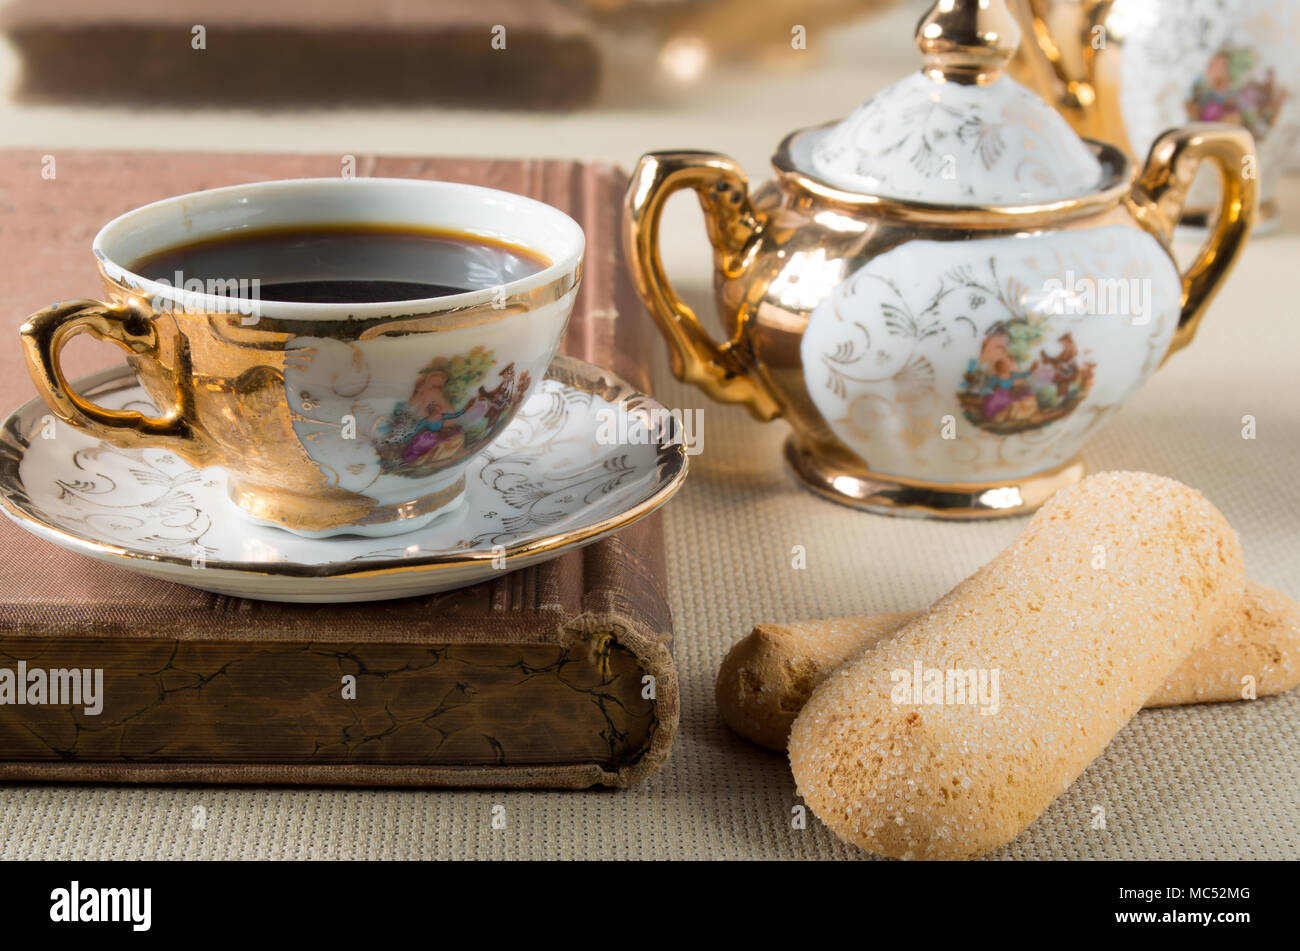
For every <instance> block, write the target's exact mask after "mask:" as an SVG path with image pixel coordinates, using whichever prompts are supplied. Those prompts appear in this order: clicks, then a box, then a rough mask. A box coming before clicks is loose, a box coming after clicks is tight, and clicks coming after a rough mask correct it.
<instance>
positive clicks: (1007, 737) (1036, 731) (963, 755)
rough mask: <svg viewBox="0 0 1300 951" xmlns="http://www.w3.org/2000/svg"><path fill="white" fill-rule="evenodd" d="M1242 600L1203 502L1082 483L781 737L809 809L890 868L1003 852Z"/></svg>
mask: <svg viewBox="0 0 1300 951" xmlns="http://www.w3.org/2000/svg"><path fill="white" fill-rule="evenodd" d="M1243 583H1244V576H1243V570H1242V556H1241V548H1240V546H1239V545H1238V543H1237V538H1236V535H1235V534H1234V532H1233V530H1232V528H1231V527H1230V526H1229V525H1228V523H1227V521H1226V520H1225V519H1224V518H1223V516H1222V515H1221V514H1220V513H1219V512H1218V510H1217V509H1215V508H1214V506H1213V505H1211V504H1210V503H1209V502H1208V501H1207V500H1206V499H1205V497H1204V496H1202V495H1201V494H1200V493H1199V492H1196V491H1194V490H1193V489H1189V488H1188V487H1186V486H1184V485H1181V484H1179V483H1177V482H1174V481H1173V480H1171V479H1166V478H1161V477H1159V476H1155V475H1151V474H1149V473H1133V472H1112V473H1102V474H1099V475H1094V476H1091V477H1089V478H1087V479H1084V480H1083V481H1082V482H1080V483H1078V484H1077V485H1075V486H1073V487H1071V488H1068V489H1064V490H1062V491H1061V492H1059V493H1057V494H1056V495H1055V496H1054V497H1053V498H1052V499H1051V500H1049V501H1048V503H1047V504H1046V505H1045V506H1044V507H1043V508H1042V509H1041V510H1040V511H1039V512H1038V514H1036V515H1035V516H1034V517H1033V518H1032V519H1031V520H1030V522H1029V524H1028V526H1027V527H1026V529H1025V531H1024V532H1023V533H1022V534H1021V535H1020V537H1019V538H1017V539H1016V540H1015V541H1014V542H1012V544H1011V545H1010V546H1009V547H1008V548H1007V549H1005V550H1004V551H1003V552H1002V553H1001V554H999V555H997V556H996V557H995V558H994V559H993V560H992V561H990V562H989V563H988V564H986V565H985V566H984V567H982V568H980V569H979V570H978V571H976V572H975V574H973V575H971V577H969V578H967V579H966V580H965V581H963V582H961V583H960V584H958V585H957V586H956V587H955V588H953V589H952V590H951V591H950V592H948V593H947V594H946V595H944V596H943V597H942V598H940V599H939V600H938V601H937V602H935V604H934V605H933V607H931V609H930V610H929V612H927V613H926V614H925V616H924V617H920V618H917V619H916V620H913V621H910V622H908V623H907V624H905V625H904V626H903V627H902V628H901V629H900V630H899V631H898V632H897V633H896V634H895V635H894V636H893V637H891V638H889V639H888V640H887V641H885V642H884V643H882V644H880V645H879V647H878V648H877V649H875V650H870V651H866V652H865V653H863V654H860V655H858V656H857V657H855V658H854V659H853V660H851V661H849V662H848V663H847V664H845V665H844V666H842V667H840V668H838V669H837V670H836V671H834V672H833V673H832V674H831V676H830V677H828V678H827V679H826V680H825V681H824V682H823V683H822V684H821V685H820V686H819V687H817V688H816V689H815V690H814V691H813V693H812V696H811V697H809V699H808V702H807V704H805V706H804V708H803V710H802V711H801V712H800V713H799V715H798V717H796V719H795V722H794V726H793V727H792V729H791V731H790V741H789V755H790V765H791V768H792V770H793V772H794V778H795V782H796V785H797V787H798V792H799V794H800V795H801V796H802V797H803V798H804V801H805V802H806V803H807V804H808V805H809V806H810V807H811V808H812V810H813V811H814V812H815V813H816V814H817V815H818V816H819V817H820V818H821V819H822V821H823V822H825V823H826V825H827V826H828V827H830V829H831V831H833V832H834V833H835V834H837V835H839V836H840V837H841V838H844V839H846V840H847V841H849V842H852V843H854V844H856V845H858V846H860V847H862V848H864V849H868V850H870V851H872V852H875V853H878V854H880V855H886V856H893V857H898V858H971V857H975V856H978V855H982V854H984V853H985V852H988V851H989V850H991V849H994V848H997V847H998V846H1000V845H1003V844H1005V843H1007V842H1010V841H1011V840H1012V839H1014V838H1015V837H1016V836H1017V835H1018V834H1019V833H1020V832H1021V831H1022V830H1023V829H1024V828H1025V827H1026V826H1028V825H1029V824H1030V823H1031V822H1032V821H1033V820H1034V819H1035V818H1037V817H1038V815H1040V814H1041V813H1042V811H1043V810H1044V809H1046V808H1047V806H1048V805H1049V804H1050V803H1051V802H1052V800H1054V799H1055V798H1056V797H1057V796H1059V795H1060V794H1061V793H1062V792H1064V791H1065V789H1066V788H1067V787H1068V786H1069V785H1070V783H1071V782H1073V781H1074V779H1075V778H1076V777H1077V776H1078V775H1079V774H1080V773H1081V772H1083V770H1084V769H1085V768H1086V767H1087V765H1088V764H1089V763H1091V762H1092V761H1093V760H1094V759H1095V758H1096V757H1097V756H1098V755H1099V754H1100V753H1101V751H1102V750H1103V749H1104V748H1105V747H1106V744H1107V743H1109V742H1110V740H1111V739H1112V738H1113V737H1114V736H1115V734H1116V733H1117V732H1118V731H1119V729H1120V727H1122V726H1123V725H1124V724H1125V723H1127V722H1128V720H1129V719H1130V718H1131V717H1132V716H1133V714H1134V713H1136V712H1137V711H1138V709H1139V708H1140V707H1141V706H1142V704H1143V702H1144V701H1145V700H1146V699H1147V697H1149V696H1151V695H1152V694H1153V693H1155V691H1156V689H1157V688H1158V687H1159V686H1160V685H1161V684H1162V683H1163V682H1164V680H1165V679H1166V678H1167V677H1168V676H1169V675H1170V674H1172V673H1173V672H1174V670H1175V669H1176V668H1177V667H1178V666H1179V664H1181V663H1182V662H1183V661H1184V660H1185V659H1186V658H1187V657H1188V656H1189V655H1190V654H1191V653H1192V651H1194V650H1196V649H1197V648H1200V647H1203V646H1205V645H1206V644H1207V643H1208V642H1209V640H1210V638H1211V637H1212V636H1213V633H1214V632H1215V631H1216V630H1218V629H1220V628H1221V627H1223V626H1224V625H1225V624H1227V623H1228V621H1229V620H1230V619H1231V616H1232V613H1233V611H1235V610H1237V609H1238V608H1239V607H1240V605H1241V599H1242V596H1243ZM913 688H915V689H913Z"/></svg>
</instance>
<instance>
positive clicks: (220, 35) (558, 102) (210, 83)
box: [0, 0, 601, 109]
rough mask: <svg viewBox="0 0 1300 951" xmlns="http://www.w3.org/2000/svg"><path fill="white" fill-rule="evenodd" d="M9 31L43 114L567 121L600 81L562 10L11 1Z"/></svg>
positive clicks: (20, 89) (420, 3)
mask: <svg viewBox="0 0 1300 951" xmlns="http://www.w3.org/2000/svg"><path fill="white" fill-rule="evenodd" d="M0 30H3V31H4V32H5V33H6V34H7V35H8V37H9V39H10V41H11V42H12V44H13V47H14V50H15V51H16V53H17V55H18V59H19V61H20V63H21V64H22V73H21V77H20V80H19V82H18V85H17V88H16V90H15V93H16V95H18V96H19V97H20V98H23V99H28V100H35V101H74V102H126V103H133V102H139V103H145V104H148V105H152V106H157V105H160V104H165V105H173V106H181V105H193V106H204V105H220V106H232V107H245V108H248V107H257V108H262V109H265V108H275V107H284V106H301V105H337V104H339V103H352V104H362V103H378V104H405V105H431V104H436V105H446V106H463V107H475V108H508V109H520V108H543V109H561V108H573V107H577V106H581V105H584V104H585V103H587V102H588V101H589V100H590V99H591V98H592V97H593V96H594V95H595V93H596V91H597V88H598V86H599V82H600V73H601V58H600V51H599V49H598V45H597V37H596V31H595V28H594V25H593V23H592V22H591V21H590V18H589V17H587V16H584V15H583V13H582V11H581V10H579V9H575V8H574V7H572V6H570V5H566V4H565V3H563V2H562V0H442V2H439V3H429V2H427V0H385V2H384V3H381V4H375V3H345V2H343V0H281V2H279V3H263V2H261V0H93V2H91V0H66V2H61V3H49V2H48V0H12V2H10V3H8V4H5V5H3V9H0ZM126 63H129V64H130V67H129V68H123V64H126Z"/></svg>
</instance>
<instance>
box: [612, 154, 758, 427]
mask: <svg viewBox="0 0 1300 951" xmlns="http://www.w3.org/2000/svg"><path fill="white" fill-rule="evenodd" d="M683 188H690V189H693V190H694V191H695V193H696V195H697V196H698V197H699V200H700V208H701V209H702V210H703V211H704V218H705V223H706V225H707V227H708V233H709V241H710V242H711V243H712V244H713V258H714V265H715V267H716V268H717V270H718V273H720V274H722V275H724V276H732V277H734V276H736V275H738V274H740V273H741V272H742V271H743V270H744V269H745V266H746V263H747V261H748V258H749V253H750V251H751V250H752V249H753V246H754V242H755V241H756V240H757V239H758V234H759V232H760V230H761V228H762V219H761V217H760V216H759V215H757V214H756V213H755V211H754V208H753V206H752V205H751V204H750V202H749V193H748V184H747V182H746V180H745V173H744V172H743V171H742V170H741V168H740V166H739V165H737V164H736V163H735V162H734V161H732V160H731V159H730V158H728V157H727V156H725V155H719V154H717V153H715V152H653V153H650V154H649V155H645V156H643V157H642V158H641V161H640V163H639V164H638V165H637V169H636V172H635V173H634V174H633V176H632V182H631V184H630V185H629V186H628V190H627V197H626V199H625V200H624V203H623V248H624V251H625V253H626V254H627V259H628V263H629V265H630V268H631V271H632V278H633V280H634V281H635V282H636V289H637V291H638V292H639V293H640V295H641V299H642V300H643V301H645V305H646V307H647V308H648V309H649V311H650V313H651V315H652V316H653V317H654V319H655V322H656V323H657V324H658V325H659V329H660V331H661V332H662V333H663V335H664V337H665V338H666V339H667V340H668V350H669V356H670V358H671V361H672V369H673V375H674V376H676V377H677V379H679V380H683V381H685V382H687V383H693V384H695V385H696V386H698V387H699V388H700V389H702V390H704V392H705V393H707V394H708V395H709V396H711V397H712V398H713V399H715V400H718V401H719V402H722V403H740V404H743V405H744V406H746V407H748V409H749V411H750V412H751V413H752V414H753V415H754V416H755V417H757V418H758V419H761V420H769V419H773V418H775V417H776V416H778V415H780V408H779V406H778V404H777V402H776V400H775V399H774V398H773V396H772V394H771V393H769V392H768V391H767V389H765V388H764V386H763V385H762V383H761V382H760V381H758V380H757V379H755V378H754V377H753V376H752V375H751V374H750V373H749V371H748V369H747V368H746V366H745V364H744V362H743V361H742V360H741V359H740V356H739V355H738V354H737V352H736V349H735V343H736V342H735V341H729V342H727V343H718V342H716V341H715V340H713V339H712V338H711V337H710V336H709V334H708V332H707V331H706V330H705V329H704V328H703V327H702V326H701V325H700V321H699V318H697V317H696V316H695V312H694V311H693V310H691V308H690V307H688V306H687V305H686V304H685V303H683V302H682V300H681V299H680V298H679V297H678V296H677V293H676V292H675V291H674V290H673V287H672V285H671V284H670V283H669V282H668V277H667V275H666V274H665V273H664V267H663V261H662V260H660V257H659V219H660V216H661V214H662V212H663V207H664V202H666V201H667V200H668V198H669V196H671V195H672V194H673V193H674V192H677V191H680V190H681V189H683Z"/></svg>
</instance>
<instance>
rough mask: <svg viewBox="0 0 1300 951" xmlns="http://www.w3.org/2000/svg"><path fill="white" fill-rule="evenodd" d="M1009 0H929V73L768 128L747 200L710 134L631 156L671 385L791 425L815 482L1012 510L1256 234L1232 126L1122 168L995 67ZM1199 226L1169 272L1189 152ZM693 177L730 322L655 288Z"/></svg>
mask: <svg viewBox="0 0 1300 951" xmlns="http://www.w3.org/2000/svg"><path fill="white" fill-rule="evenodd" d="M1019 35H1020V31H1019V28H1018V26H1017V23H1016V20H1015V18H1014V17H1013V16H1012V15H1011V13H1010V12H1009V11H1008V9H1007V7H1006V4H1005V2H1004V0H941V2H939V3H936V4H935V5H934V7H933V8H932V9H931V10H930V12H929V13H928V14H927V15H926V16H925V17H923V18H922V20H921V22H920V24H919V25H918V27H917V31H916V42H917V45H918V47H919V48H920V51H921V54H922V59H923V65H922V68H921V69H920V70H919V71H918V72H915V73H913V74H912V75H910V76H906V77H904V78H903V79H902V80H900V81H899V82H897V83H895V84H893V85H891V86H889V87H888V88H886V89H884V90H882V91H881V92H880V93H878V94H877V95H875V96H873V97H872V98H871V99H869V100H868V101H867V102H865V103H864V104H863V105H861V106H860V107H859V108H858V109H857V110H855V111H854V112H853V113H852V114H851V115H850V116H848V117H847V118H846V119H844V120H843V121H841V122H839V123H832V124H829V125H824V126H819V127H816V128H810V129H804V130H799V131H796V132H793V133H791V134H790V135H788V136H786V138H785V139H784V140H783V141H782V142H781V144H780V145H779V147H778V148H777V150H776V153H775V155H774V156H773V158H772V165H773V167H774V169H775V173H776V175H775V178H773V179H772V180H771V181H768V182H766V183H765V184H763V185H761V186H760V187H758V188H757V189H755V190H754V191H753V192H752V193H751V192H750V191H749V188H748V184H747V180H746V177H745V174H744V172H743V171H742V170H741V168H740V167H739V166H738V165H737V164H736V163H735V162H734V161H733V160H731V159H730V158H728V157H727V156H725V155H720V154H717V153H711V152H655V153H650V154H648V155H646V156H644V157H643V158H642V159H641V162H640V164H639V165H638V167H637V170H636V172H635V174H634V175H633V178H632V182H631V184H630V186H629V188H628V192H627V198H626V202H625V208H624V229H623V232H624V233H623V237H624V244H625V249H626V253H627V257H628V260H629V262H630V266H631V270H632V273H633V277H634V279H635V282H636V286H637V289H638V291H639V292H640V295H641V297H642V299H643V300H644V302H645V304H646V306H647V308H648V309H649V310H650V313H651V314H652V315H653V317H654V319H655V321H656V322H657V324H658V326H659V328H660V330H661V331H662V332H663V335H664V337H665V338H666V339H667V341H668V344H669V351H670V356H671V363H672V369H673V372H674V374H675V375H676V376H677V378H678V379H681V380H685V381H687V382H690V383H693V384H695V385H696V386H698V387H700V388H701V389H702V390H704V392H706V393H707V394H708V395H709V396H711V397H712V398H714V399H716V400H719V401H721V402H724V403H739V404H742V405H744V406H746V407H748V408H749V410H750V412H751V413H752V414H753V415H754V416H755V417H756V418H758V419H760V420H772V419H775V418H777V417H783V418H784V419H785V420H787V421H788V422H789V424H790V427H791V434H790V436H789V438H788V439H787V441H786V445H785V456H786V459H787V461H788V462H789V464H790V465H791V467H792V468H793V470H794V472H795V473H796V475H797V476H798V477H799V478H800V480H802V482H803V483H804V484H805V485H807V486H808V487H809V488H811V489H813V490H814V491H816V492H818V493H820V494H822V495H824V496H827V497H829V498H831V499H834V500H836V501H838V502H842V503H845V504H848V505H851V506H855V507H858V508H863V509H867V510H871V511H876V512H883V513H889V514H904V515H923V516H934V517H942V518H959V519H965V518H987V517H997V516H1007V515H1018V514H1023V513H1026V512H1029V511H1032V510H1033V509H1035V508H1037V507H1038V506H1039V505H1041V504H1042V503H1043V502H1044V501H1045V500H1046V499H1047V498H1048V497H1049V496H1050V495H1051V494H1052V493H1053V492H1055V491H1056V490H1057V489H1059V488H1061V487H1063V486H1065V485H1068V484H1070V483H1072V482H1075V481H1077V480H1078V479H1079V478H1081V477H1082V475H1083V471H1084V470H1083V465H1082V463H1081V462H1080V460H1079V455H1078V453H1079V450H1080V447H1081V445H1082V443H1083V442H1084V440H1085V439H1086V437H1087V436H1088V434H1089V433H1090V432H1091V431H1092V430H1093V429H1094V428H1095V427H1096V426H1097V425H1098V424H1100V423H1101V422H1103V421H1104V420H1105V419H1106V418H1107V417H1109V416H1110V415H1111V414H1112V413H1114V412H1115V411H1116V410H1117V409H1118V408H1119V407H1120V406H1121V405H1122V404H1123V403H1124V401H1126V400H1127V399H1128V398H1129V397H1130V396H1132V395H1133V393H1134V392H1135V391H1136V390H1137V388H1138V387H1139V386H1140V385H1141V384H1142V383H1143V382H1144V381H1145V380H1146V379H1147V377H1149V376H1150V375H1151V374H1152V373H1153V372H1154V371H1155V370H1156V369H1157V368H1158V367H1159V366H1160V365H1161V363H1162V362H1163V361H1164V360H1165V359H1166V358H1167V357H1168V356H1169V354H1171V353H1172V352H1173V351H1175V350H1178V349H1179V348H1181V347H1183V346H1186V345H1187V343H1188V342H1190V340H1191V339H1192V336H1193V335H1194V334H1195V332H1196V327H1197V324H1198V322H1199V321H1200V319H1201V317H1202V316H1203V314H1204V312H1205V310H1206V308H1207V306H1208V305H1209V303H1210V301H1211V299H1212V298H1213V297H1214V294H1215V293H1216V292H1217V291H1218V289H1219V287H1220V285H1221V284H1222V282H1223V280H1224V278H1225V277H1226V276H1227V274H1228V272H1229V271H1230V270H1231V267H1232V265H1233V263H1234V262H1235V260H1236V258H1237V256H1238V254H1239V253H1240V251H1241V249H1242V247H1243V246H1244V244H1245V241H1246V239H1247V237H1248V235H1249V233H1250V229H1251V224H1252V222H1253V220H1254V216H1255V212H1256V208H1257V203H1258V197H1257V186H1256V182H1255V181H1254V180H1253V179H1251V178H1245V177H1242V176H1241V175H1239V174H1237V172H1238V170H1239V169H1240V168H1242V163H1243V160H1244V159H1247V158H1248V157H1250V156H1252V155H1253V144H1252V141H1251V137H1250V135H1249V133H1248V132H1246V131H1245V130H1244V129H1241V128H1239V127H1235V126H1231V125H1223V124H1217V123H1196V124H1191V125H1187V126H1183V127H1180V128H1175V129H1171V130H1169V131H1167V132H1165V133H1164V134H1163V135H1161V136H1160V137H1159V138H1158V139H1157V140H1156V142H1155V144H1154V145H1153V146H1152V149H1151V152H1150V155H1149V156H1148V158H1147V160H1146V162H1145V164H1144V165H1143V167H1142V168H1141V170H1140V172H1139V173H1138V174H1137V176H1136V178H1134V177H1133V165H1132V164H1131V163H1130V161H1129V160H1128V159H1127V158H1126V157H1125V155H1124V153H1123V152H1122V151H1121V150H1120V149H1118V148H1116V147H1114V146H1111V145H1107V144H1103V143H1100V142H1095V141H1091V140H1087V139H1081V138H1079V137H1078V135H1077V134H1076V133H1074V132H1073V131H1072V130H1071V129H1070V127H1069V125H1068V124H1067V123H1066V122H1065V120H1064V119H1063V118H1062V117H1061V116H1060V115H1059V114H1058V113H1056V112H1055V111H1053V110H1052V109H1051V108H1050V107H1049V106H1048V105H1047V104H1046V103H1045V102H1043V101H1042V100H1041V99H1039V98H1038V97H1037V96H1036V95H1034V94H1033V93H1031V92H1030V91H1029V90H1028V89H1026V88H1025V87H1023V86H1021V85H1019V84H1018V83H1017V82H1015V80H1013V79H1012V78H1011V77H1009V76H1007V75H1006V74H1005V68H1006V66H1007V64H1008V62H1009V61H1010V59H1011V57H1012V56H1013V55H1014V53H1015V52H1016V48H1017V44H1018V42H1019ZM1203 162H1209V163H1211V164H1212V165H1214V166H1216V167H1217V168H1218V169H1219V170H1220V171H1221V172H1222V173H1223V186H1222V190H1221V194H1220V196H1219V211H1218V215H1217V220H1216V224H1215V226H1214V230H1213V232H1212V233H1211V234H1210V235H1209V236H1208V238H1207V240H1206V242H1205V245H1204V247H1203V248H1202V249H1201V251H1200V253H1199V254H1198V255H1197V256H1196V258H1195V260H1194V261H1193V263H1192V264H1191V265H1190V266H1189V267H1188V268H1186V269H1185V270H1182V271H1180V269H1179V267H1178V265H1177V263H1176V262H1175V260H1174V258H1173V255H1172V253H1171V251H1170V241H1171V238H1172V234H1173V229H1174V226H1175V224H1176V223H1177V221H1178V217H1179V213H1180V209H1181V207H1182V205H1183V202H1184V199H1185V198H1186V195H1187V190H1188V187H1189V185H1190V183H1191V181H1192V178H1193V177H1194V175H1195V172H1196V170H1197V169H1198V167H1200V165H1201V163H1203ZM683 188H689V189H692V190H693V191H695V192H696V194H697V196H698V198H699V201H700V206H701V208H702V210H703V212H704V216H705V222H706V225H707V229H708V235H709V239H710V242H711V243H712V246H713V260H714V268H715V291H716V301H717V306H718V310H719V313H720V315H721V318H722V323H723V326H724V328H725V330H726V333H727V334H728V339H727V340H725V341H722V342H717V341H715V340H713V339H711V337H710V336H709V334H708V333H707V332H706V331H705V330H704V328H703V327H702V326H701V324H700V322H699V320H698V319H697V317H696V315H695V314H694V313H693V312H692V311H691V309H690V308H689V307H688V306H687V305H685V304H684V303H683V302H682V301H681V300H680V299H679V298H678V297H677V295H676V293H675V292H674V291H673V288H672V286H671V284H670V283H669V282H668V280H667V277H666V275H665V273H664V269H663V265H662V262H661V259H660V255H659V223H660V216H661V212H662V209H663V206H664V202H665V201H666V200H667V198H668V197H669V196H670V195H672V194H673V193H675V192H677V191H679V190H681V189H683Z"/></svg>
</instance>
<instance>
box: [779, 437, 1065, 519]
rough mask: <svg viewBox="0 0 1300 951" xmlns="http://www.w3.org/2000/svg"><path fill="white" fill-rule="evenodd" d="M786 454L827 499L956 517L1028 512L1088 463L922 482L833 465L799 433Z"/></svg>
mask: <svg viewBox="0 0 1300 951" xmlns="http://www.w3.org/2000/svg"><path fill="white" fill-rule="evenodd" d="M785 458H786V462H788V463H789V465H790V468H791V469H792V470H793V471H794V474H795V475H796V476H797V477H798V478H799V481H800V482H801V483H802V484H803V485H804V486H805V487H806V488H808V489H811V490H812V491H813V492H815V493H817V494H818V495H820V496H822V497H823V498H827V499H830V500H832V501H834V502H839V503H840V504H842V505H847V506H849V507H851V508H856V509H865V510H866V511H868V512H877V513H881V514H885V515H910V516H915V517H919V518H935V519H950V520H955V521H964V520H970V519H989V518H1012V517H1014V516H1017V515H1028V514H1030V513H1031V512H1033V511H1035V510H1037V509H1038V508H1039V507H1040V506H1041V505H1042V504H1043V503H1044V502H1046V501H1047V500H1048V499H1049V498H1051V497H1052V495H1053V494H1054V493H1055V492H1057V491H1059V490H1061V489H1063V488H1065V487H1066V486H1070V485H1074V483H1076V482H1078V481H1079V480H1080V479H1082V478H1083V476H1084V473H1085V468H1084V465H1083V462H1082V461H1080V460H1079V458H1078V457H1075V458H1074V459H1071V460H1070V461H1069V462H1067V463H1065V464H1064V465H1061V466H1057V467H1056V468H1055V469H1049V470H1047V471H1045V472H1037V473H1034V474H1033V475H1027V476H1022V477H1020V478H1018V479H1005V480H999V481H993V482H922V481H919V480H915V479H902V478H898V477H895V476H885V475H880V474H878V473H874V472H870V471H867V470H865V469H863V470H860V471H852V472H850V471H848V470H846V469H845V468H844V467H843V466H840V465H836V464H829V465H828V464H826V463H825V462H824V461H822V460H821V459H819V458H818V457H817V456H815V455H814V454H813V453H811V452H809V451H808V450H806V449H805V448H803V447H802V446H800V445H799V441H798V440H797V439H796V438H795V437H794V436H790V437H789V438H788V439H787V440H786V442H785Z"/></svg>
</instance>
